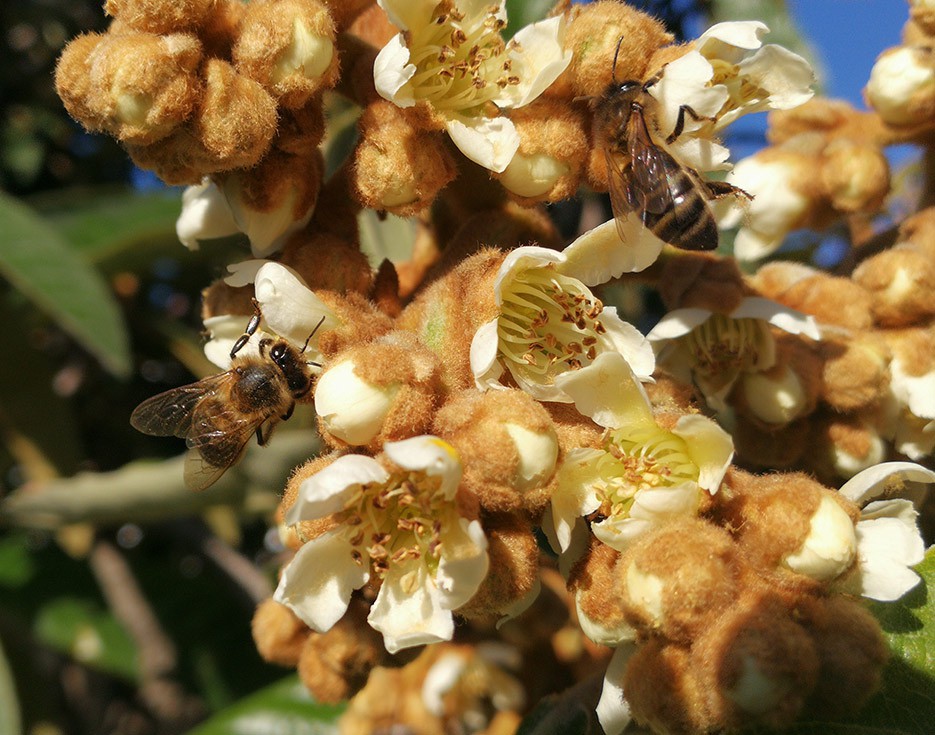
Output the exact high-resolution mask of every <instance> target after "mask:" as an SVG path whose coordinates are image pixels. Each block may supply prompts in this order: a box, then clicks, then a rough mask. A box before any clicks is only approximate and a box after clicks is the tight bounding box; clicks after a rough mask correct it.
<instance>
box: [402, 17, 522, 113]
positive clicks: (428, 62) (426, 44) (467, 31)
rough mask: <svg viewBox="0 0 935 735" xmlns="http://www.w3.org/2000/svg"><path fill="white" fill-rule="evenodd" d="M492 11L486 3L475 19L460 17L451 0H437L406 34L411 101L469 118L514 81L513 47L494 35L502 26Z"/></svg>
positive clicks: (516, 78)
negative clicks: (425, 17) (426, 20)
mask: <svg viewBox="0 0 935 735" xmlns="http://www.w3.org/2000/svg"><path fill="white" fill-rule="evenodd" d="M497 11H498V8H497V6H496V5H491V6H490V7H488V8H487V9H486V12H484V13H483V15H481V16H480V17H472V18H468V19H465V16H464V15H463V14H462V13H460V12H459V11H458V9H457V8H456V7H455V6H454V4H453V3H452V2H451V0H443V2H440V3H439V4H438V5H437V6H436V7H435V10H434V12H433V14H432V20H431V21H430V22H429V23H428V24H426V25H425V26H422V27H420V28H414V29H412V30H410V31H409V32H408V34H407V45H408V47H409V49H410V53H411V57H410V59H409V62H410V63H411V64H413V65H414V66H415V67H416V73H415V75H414V76H413V77H412V79H411V80H410V84H411V85H412V88H413V92H414V95H415V97H416V98H418V99H424V100H427V101H428V102H431V103H432V105H433V106H434V107H435V108H436V109H440V110H449V111H452V112H460V113H464V114H466V115H468V116H471V117H473V116H475V115H476V114H478V113H479V112H481V111H482V109H481V108H483V107H484V106H486V105H487V104H488V103H490V102H492V100H493V99H494V98H495V97H497V95H498V94H499V92H500V90H501V89H503V88H504V87H506V86H507V85H510V84H518V83H519V81H520V80H519V77H517V76H516V75H514V74H512V73H511V68H510V67H511V63H512V62H511V61H510V59H509V56H508V54H507V51H508V50H509V48H511V46H512V45H513V44H512V42H511V44H510V45H509V46H508V45H507V44H506V43H505V42H504V40H503V37H502V36H501V35H500V31H501V30H502V29H503V27H504V26H505V25H506V22H505V21H504V20H503V19H502V18H499V17H497Z"/></svg>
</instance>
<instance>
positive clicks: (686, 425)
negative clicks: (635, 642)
mask: <svg viewBox="0 0 935 735" xmlns="http://www.w3.org/2000/svg"><path fill="white" fill-rule="evenodd" d="M557 382H558V383H559V385H560V387H561V388H562V390H564V391H565V392H566V393H567V394H568V395H569V396H571V398H572V399H573V400H574V403H575V406H576V408H577V409H578V410H579V411H580V412H581V413H582V414H584V415H585V416H588V417H589V418H591V419H592V420H593V421H594V422H595V423H597V424H598V425H599V426H603V427H605V428H606V429H608V431H607V433H606V436H605V439H604V446H603V448H602V449H572V450H570V451H569V452H568V453H567V454H566V457H565V461H564V462H563V463H562V466H561V468H560V469H559V475H558V479H557V487H556V489H555V492H554V493H553V494H552V521H553V524H554V528H555V536H556V538H557V540H558V542H559V547H560V549H561V551H563V552H565V551H566V550H568V549H569V548H570V547H571V544H572V532H573V530H574V528H575V525H576V523H577V519H578V518H580V517H587V516H591V515H592V514H595V513H597V514H598V515H599V516H600V520H598V521H596V522H593V523H592V524H591V530H592V532H593V533H594V535H595V536H596V537H597V538H598V539H600V540H601V541H602V542H604V543H605V544H607V545H608V546H611V547H613V548H615V549H617V550H620V551H622V550H624V549H625V548H626V547H627V545H628V544H629V543H630V542H631V541H632V540H633V539H634V538H636V537H637V536H639V535H641V534H643V533H645V532H646V531H648V530H650V529H651V528H652V527H653V526H655V525H657V524H659V523H661V522H664V521H665V520H668V519H671V518H677V517H682V516H691V515H694V514H695V513H697V511H698V508H699V505H700V501H701V493H702V492H707V493H710V494H711V495H713V494H714V493H716V492H717V491H718V488H719V487H720V484H721V480H722V479H723V478H724V473H725V472H726V471H727V468H728V466H729V465H730V462H731V459H732V458H733V442H732V441H731V438H730V435H729V434H727V433H726V432H725V431H724V430H723V429H721V428H720V427H719V426H718V425H717V424H716V423H714V422H713V421H711V419H709V418H706V417H705V416H702V415H700V414H689V415H685V416H682V417H680V418H679V419H678V421H677V422H676V424H675V426H674V428H673V429H672V430H671V431H669V430H666V429H663V428H662V427H660V426H659V425H658V424H657V423H656V420H655V418H654V417H653V413H652V406H651V404H650V402H649V399H648V397H647V396H646V394H645V392H644V391H643V388H642V386H641V385H640V384H639V382H638V381H637V380H636V377H635V376H634V374H633V371H632V370H631V369H630V366H629V365H628V364H627V362H626V360H624V359H623V357H622V356H621V355H619V354H616V353H613V352H607V353H604V354H602V355H600V356H598V358H597V359H596V360H594V362H593V363H592V364H591V365H590V366H588V367H586V368H583V369H581V370H578V371H576V372H572V373H566V374H564V375H562V376H560V377H559V378H558V379H557Z"/></svg>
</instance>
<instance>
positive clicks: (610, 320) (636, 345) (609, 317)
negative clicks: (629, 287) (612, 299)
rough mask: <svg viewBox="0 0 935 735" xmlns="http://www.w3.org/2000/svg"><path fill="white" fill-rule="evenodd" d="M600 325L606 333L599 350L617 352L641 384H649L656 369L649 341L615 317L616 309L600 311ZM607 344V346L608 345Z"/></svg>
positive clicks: (654, 354)
mask: <svg viewBox="0 0 935 735" xmlns="http://www.w3.org/2000/svg"><path fill="white" fill-rule="evenodd" d="M600 320H601V324H603V325H604V329H606V330H607V331H606V332H605V333H604V335H603V338H602V340H601V343H600V344H601V349H610V350H613V351H615V352H619V353H620V354H621V355H623V357H624V359H626V361H627V364H628V365H629V366H630V370H632V371H633V374H634V375H635V376H636V378H637V380H640V381H641V382H651V381H652V375H653V371H654V370H655V369H656V353H655V352H653V346H652V344H650V342H649V340H647V339H646V337H644V336H643V333H642V332H640V330H638V329H637V328H636V327H634V326H633V325H632V324H630V323H629V322H625V321H623V319H621V318H620V317H619V316H617V307H615V306H606V307H604V310H603V311H601V316H600ZM608 343H609V344H608Z"/></svg>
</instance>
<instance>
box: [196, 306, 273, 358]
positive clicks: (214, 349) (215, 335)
mask: <svg viewBox="0 0 935 735" xmlns="http://www.w3.org/2000/svg"><path fill="white" fill-rule="evenodd" d="M248 320H249V318H248V317H245V316H243V315H242V314H224V315H221V316H212V317H208V318H207V319H205V321H204V327H205V331H207V332H208V334H210V335H211V339H209V340H208V341H207V342H205V346H204V351H205V357H207V358H208V359H209V360H210V361H211V362H213V363H214V364H215V365H217V366H218V367H219V368H222V369H223V370H228V369H229V368H230V366H231V356H230V352H231V350H232V349H233V348H234V343H236V342H237V340H238V339H240V337H241V335H243V333H244V329H246V327H247V322H248ZM272 336H273V335H271V334H269V333H268V332H264V331H263V330H259V331H257V332H256V333H254V335H253V337H252V338H251V339H250V341H248V342H247V344H245V345H244V346H243V347H242V348H241V349H240V350H239V351H238V352H237V354H238V355H240V356H244V357H245V356H247V355H259V354H260V351H259V347H258V345H259V344H260V340H261V339H264V338H266V337H272Z"/></svg>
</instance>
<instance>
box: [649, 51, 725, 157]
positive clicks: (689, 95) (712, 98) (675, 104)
mask: <svg viewBox="0 0 935 735" xmlns="http://www.w3.org/2000/svg"><path fill="white" fill-rule="evenodd" d="M713 76H714V68H713V67H712V66H711V64H710V62H709V61H708V60H707V59H705V58H704V57H703V56H702V55H701V54H700V53H698V52H697V51H689V52H688V53H687V54H684V55H683V56H680V57H679V58H677V59H675V60H674V61H672V62H670V63H669V64H667V65H666V67H665V71H664V72H663V74H662V78H661V79H660V80H659V81H658V82H657V83H656V84H654V85H653V86H652V87H650V88H649V94H651V95H652V96H653V97H655V98H656V99H657V100H658V101H659V106H658V110H657V124H658V125H659V132H660V133H661V135H662V137H663V138H665V137H667V136H668V135H669V134H670V133H672V131H673V130H675V125H676V122H677V121H678V116H679V108H680V107H681V106H682V105H688V106H689V107H691V108H692V109H693V110H694V111H695V113H696V114H697V115H698V116H699V117H714V116H715V115H716V114H717V113H718V112H719V111H720V110H721V108H722V107H723V106H724V103H725V102H727V99H728V97H729V96H730V95H729V93H728V91H727V88H726V87H724V86H723V85H721V84H716V85H714V86H708V82H710V81H711V79H712V77H713ZM703 124H704V122H703V121H697V120H694V119H693V118H692V117H691V116H689V115H686V116H685V118H684V130H683V135H684V134H685V133H691V132H692V131H694V130H697V129H698V128H699V127H701V126H702V125H703Z"/></svg>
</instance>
